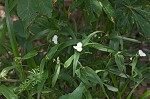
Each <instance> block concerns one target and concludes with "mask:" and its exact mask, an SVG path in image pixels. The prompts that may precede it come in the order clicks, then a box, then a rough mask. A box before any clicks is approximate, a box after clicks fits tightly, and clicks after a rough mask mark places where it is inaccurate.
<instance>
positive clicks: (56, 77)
mask: <svg viewBox="0 0 150 99" xmlns="http://www.w3.org/2000/svg"><path fill="white" fill-rule="evenodd" d="M59 73H60V64H56V67H55V72H54V76H53V78H52V87H54V86H55V84H56V81H57V79H58V76H59Z"/></svg>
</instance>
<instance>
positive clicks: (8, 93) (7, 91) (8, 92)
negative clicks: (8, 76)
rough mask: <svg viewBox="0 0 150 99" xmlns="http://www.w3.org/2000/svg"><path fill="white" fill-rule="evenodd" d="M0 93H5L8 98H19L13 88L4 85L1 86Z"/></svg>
mask: <svg viewBox="0 0 150 99" xmlns="http://www.w3.org/2000/svg"><path fill="white" fill-rule="evenodd" d="M0 93H1V94H3V95H4V96H5V97H6V98H7V99H18V97H17V95H15V93H14V92H13V90H12V89H11V88H8V87H6V86H4V85H2V86H0Z"/></svg>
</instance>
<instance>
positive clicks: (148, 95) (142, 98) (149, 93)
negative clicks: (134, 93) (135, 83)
mask: <svg viewBox="0 0 150 99" xmlns="http://www.w3.org/2000/svg"><path fill="white" fill-rule="evenodd" d="M149 98H150V90H148V91H146V92H145V93H144V94H142V95H141V96H140V99H149Z"/></svg>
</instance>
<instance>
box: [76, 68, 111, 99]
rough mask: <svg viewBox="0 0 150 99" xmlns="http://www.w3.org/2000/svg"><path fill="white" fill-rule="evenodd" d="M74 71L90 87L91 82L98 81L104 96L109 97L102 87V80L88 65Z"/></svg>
mask: <svg viewBox="0 0 150 99" xmlns="http://www.w3.org/2000/svg"><path fill="white" fill-rule="evenodd" d="M76 73H77V75H78V77H79V78H80V79H81V80H82V81H83V82H84V83H85V84H87V85H88V86H89V87H91V85H93V84H96V83H98V84H99V85H100V86H101V88H102V90H103V93H104V94H105V96H106V97H107V98H108V99H109V97H108V95H107V93H106V90H105V88H104V84H103V81H102V80H101V79H100V78H99V76H98V75H97V74H96V73H95V71H94V70H93V69H91V68H90V67H82V68H80V69H79V70H77V72H76ZM89 81H90V82H89Z"/></svg>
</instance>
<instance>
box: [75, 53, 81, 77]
mask: <svg viewBox="0 0 150 99" xmlns="http://www.w3.org/2000/svg"><path fill="white" fill-rule="evenodd" d="M73 56H74V57H73V58H74V60H73V76H75V71H76V68H77V63H78V60H79V56H80V53H78V52H75V54H74V55H73Z"/></svg>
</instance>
